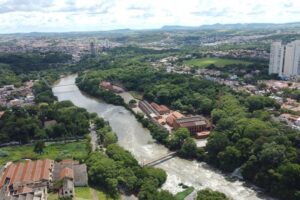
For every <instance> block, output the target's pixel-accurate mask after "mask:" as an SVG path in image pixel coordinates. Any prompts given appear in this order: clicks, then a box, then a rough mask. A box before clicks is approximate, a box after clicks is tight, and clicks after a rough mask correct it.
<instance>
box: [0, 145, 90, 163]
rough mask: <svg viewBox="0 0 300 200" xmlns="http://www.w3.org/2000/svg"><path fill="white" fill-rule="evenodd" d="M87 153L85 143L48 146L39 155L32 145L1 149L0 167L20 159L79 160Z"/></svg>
mask: <svg viewBox="0 0 300 200" xmlns="http://www.w3.org/2000/svg"><path fill="white" fill-rule="evenodd" d="M87 153H88V152H87V147H86V143H85V141H78V142H71V143H55V144H49V145H46V146H45V148H44V150H43V153H41V154H37V153H35V152H34V145H24V146H10V147H3V148H0V166H1V165H3V164H5V163H6V162H8V161H19V160H22V159H46V158H48V159H65V158H78V159H80V158H84V157H85V156H86V155H87Z"/></svg>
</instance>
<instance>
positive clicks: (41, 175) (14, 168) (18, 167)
mask: <svg viewBox="0 0 300 200" xmlns="http://www.w3.org/2000/svg"><path fill="white" fill-rule="evenodd" d="M53 163H54V161H53V160H48V159H47V160H37V161H26V162H25V163H22V162H19V163H15V164H10V165H9V166H8V167H7V168H6V169H5V170H4V173H3V175H2V177H1V178H0V188H1V187H2V186H3V184H4V181H5V179H6V178H10V182H9V185H13V184H15V183H19V184H23V183H30V182H38V181H43V180H50V178H51V177H50V172H51V171H52V168H53V166H54V165H53Z"/></svg>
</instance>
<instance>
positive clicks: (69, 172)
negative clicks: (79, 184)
mask: <svg viewBox="0 0 300 200" xmlns="http://www.w3.org/2000/svg"><path fill="white" fill-rule="evenodd" d="M59 177H60V178H61V179H63V178H72V179H74V171H73V169H70V168H69V167H65V168H63V169H62V170H61V171H60V174H59Z"/></svg>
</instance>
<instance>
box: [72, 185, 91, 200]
mask: <svg viewBox="0 0 300 200" xmlns="http://www.w3.org/2000/svg"><path fill="white" fill-rule="evenodd" d="M75 197H76V199H77V198H78V199H80V200H90V199H93V195H92V191H91V189H90V188H89V187H75Z"/></svg>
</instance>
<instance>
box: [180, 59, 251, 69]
mask: <svg viewBox="0 0 300 200" xmlns="http://www.w3.org/2000/svg"><path fill="white" fill-rule="evenodd" d="M184 64H187V65H188V66H191V67H195V68H206V67H208V66H209V65H215V66H216V67H224V66H226V65H249V64H251V62H248V61H243V60H234V59H225V58H200V59H192V60H187V61H184Z"/></svg>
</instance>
